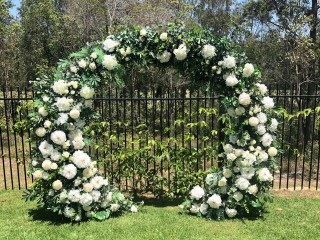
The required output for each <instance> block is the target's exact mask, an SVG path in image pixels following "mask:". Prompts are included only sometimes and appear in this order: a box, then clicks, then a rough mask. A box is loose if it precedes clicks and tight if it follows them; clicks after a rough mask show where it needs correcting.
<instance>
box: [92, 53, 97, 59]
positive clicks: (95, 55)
mask: <svg viewBox="0 0 320 240" xmlns="http://www.w3.org/2000/svg"><path fill="white" fill-rule="evenodd" d="M90 57H91V58H93V59H96V58H97V57H98V54H97V53H96V52H93V53H91V54H90Z"/></svg>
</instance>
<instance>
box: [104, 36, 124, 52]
mask: <svg viewBox="0 0 320 240" xmlns="http://www.w3.org/2000/svg"><path fill="white" fill-rule="evenodd" d="M119 44H120V43H119V42H118V41H113V40H112V39H110V38H108V39H106V40H105V41H104V42H103V49H104V50H106V51H108V52H113V51H114V49H115V48H116V47H117V46H118V45H119Z"/></svg>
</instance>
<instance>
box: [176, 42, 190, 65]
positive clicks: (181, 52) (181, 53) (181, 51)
mask: <svg viewBox="0 0 320 240" xmlns="http://www.w3.org/2000/svg"><path fill="white" fill-rule="evenodd" d="M173 54H174V55H175V56H176V59H177V60H179V61H182V60H185V59H186V58H187V54H188V49H187V47H186V45H184V44H181V45H180V46H179V47H178V48H177V49H174V50H173Z"/></svg>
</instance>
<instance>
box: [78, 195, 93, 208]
mask: <svg viewBox="0 0 320 240" xmlns="http://www.w3.org/2000/svg"><path fill="white" fill-rule="evenodd" d="M79 202H80V204H81V205H82V206H89V205H90V204H91V203H92V202H93V198H92V196H91V194H89V193H83V194H81V196H80V200H79Z"/></svg>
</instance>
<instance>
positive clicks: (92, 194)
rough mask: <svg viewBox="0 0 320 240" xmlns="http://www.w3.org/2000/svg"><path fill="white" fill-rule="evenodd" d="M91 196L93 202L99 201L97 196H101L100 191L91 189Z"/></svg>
mask: <svg viewBox="0 0 320 240" xmlns="http://www.w3.org/2000/svg"><path fill="white" fill-rule="evenodd" d="M91 196H92V199H93V201H94V202H99V198H100V197H101V193H100V192H99V191H96V190H93V191H92V192H91Z"/></svg>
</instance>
